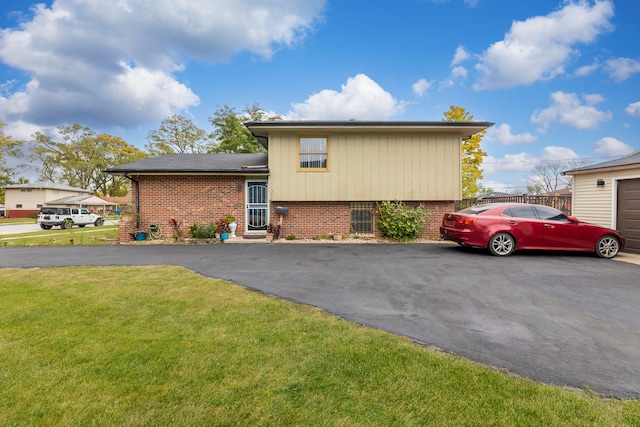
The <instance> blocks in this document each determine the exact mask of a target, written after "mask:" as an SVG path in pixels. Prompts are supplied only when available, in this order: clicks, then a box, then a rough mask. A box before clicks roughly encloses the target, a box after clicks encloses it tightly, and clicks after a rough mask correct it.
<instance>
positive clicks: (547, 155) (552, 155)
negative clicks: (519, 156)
mask: <svg viewBox="0 0 640 427" xmlns="http://www.w3.org/2000/svg"><path fill="white" fill-rule="evenodd" d="M540 157H541V159H542V160H543V161H565V160H566V161H576V160H579V159H580V156H578V154H577V153H576V152H575V151H573V150H572V149H571V148H567V147H555V146H549V147H545V148H544V149H543V150H542V156H540Z"/></svg>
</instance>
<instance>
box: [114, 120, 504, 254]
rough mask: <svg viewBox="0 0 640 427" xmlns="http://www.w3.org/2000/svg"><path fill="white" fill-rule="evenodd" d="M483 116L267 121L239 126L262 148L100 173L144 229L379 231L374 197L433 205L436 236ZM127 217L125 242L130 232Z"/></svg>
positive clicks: (483, 125) (158, 160)
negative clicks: (118, 185) (123, 184)
mask: <svg viewBox="0 0 640 427" xmlns="http://www.w3.org/2000/svg"><path fill="white" fill-rule="evenodd" d="M492 125H493V123H489V122H361V121H264V122H262V121H261V122H248V123H245V126H246V127H247V128H248V129H249V130H250V131H251V133H252V134H253V135H254V136H255V137H256V138H257V139H258V141H259V142H260V143H261V144H262V145H263V146H264V147H265V148H266V151H267V152H266V153H264V154H169V155H165V156H160V157H154V158H149V159H145V160H142V161H138V162H134V163H129V164H124V165H120V166H116V167H113V168H110V169H108V170H106V171H105V172H107V173H110V174H118V175H124V176H125V177H127V178H128V179H130V180H131V183H132V185H131V187H132V196H133V200H132V206H133V209H134V211H136V212H137V213H138V214H139V218H140V219H141V221H142V223H143V224H142V227H143V228H144V227H145V225H146V226H148V224H149V223H158V224H164V225H165V226H166V225H168V223H169V221H171V220H175V221H176V222H178V223H181V224H183V228H184V230H183V231H185V230H187V229H188V227H189V226H191V225H192V224H194V223H202V224H208V223H210V222H215V221H216V220H218V219H219V218H222V217H223V216H225V215H229V214H230V215H233V216H234V218H235V220H236V222H237V224H238V227H237V230H236V235H237V236H238V237H248V236H252V235H253V236H260V235H264V234H265V231H266V228H267V225H268V224H269V223H281V227H282V229H281V234H282V235H283V236H290V235H291V236H296V238H313V237H317V236H326V235H331V234H344V235H349V234H358V235H362V236H374V235H379V231H378V230H377V226H376V223H375V206H376V202H380V201H385V200H391V201H402V202H404V203H406V204H407V205H409V206H418V205H423V206H424V207H425V208H426V209H427V210H429V211H431V218H430V221H428V223H427V224H426V225H425V227H424V230H423V232H422V234H421V235H422V236H423V237H432V238H437V237H438V227H439V224H440V221H441V218H442V215H443V214H444V213H445V212H448V211H451V210H453V209H454V202H455V201H456V200H460V199H461V198H462V180H461V174H462V142H463V140H464V139H466V138H469V137H471V136H472V135H474V134H476V133H478V132H480V131H483V130H485V129H487V128H488V127H490V126H492ZM130 226H131V225H129V224H127V223H123V224H122V225H121V230H120V239H121V241H123V240H124V241H127V240H129V239H130V238H131V237H130V232H131V231H132V230H128V229H127V227H130Z"/></svg>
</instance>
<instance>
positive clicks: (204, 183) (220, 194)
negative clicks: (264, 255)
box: [120, 175, 245, 242]
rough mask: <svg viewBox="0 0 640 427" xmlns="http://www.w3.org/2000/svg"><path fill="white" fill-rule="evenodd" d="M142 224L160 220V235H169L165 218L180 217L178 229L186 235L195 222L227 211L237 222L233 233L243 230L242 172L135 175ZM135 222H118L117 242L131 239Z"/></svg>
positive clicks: (216, 217) (134, 203) (134, 202)
mask: <svg viewBox="0 0 640 427" xmlns="http://www.w3.org/2000/svg"><path fill="white" fill-rule="evenodd" d="M136 180H137V181H138V183H139V189H140V195H139V196H140V199H139V200H140V216H141V221H142V228H143V229H144V230H147V229H148V228H149V223H151V222H155V223H157V224H160V226H161V227H162V230H163V237H167V236H172V233H173V230H172V228H171V227H170V225H169V220H171V219H175V220H176V221H178V222H180V221H182V227H181V228H180V230H181V231H182V232H183V233H184V234H185V235H188V232H189V227H191V226H192V225H193V224H195V223H196V222H199V223H203V224H208V223H210V222H215V221H217V220H219V219H220V218H222V217H223V216H225V215H227V214H231V215H233V216H234V217H235V219H236V222H237V224H238V228H237V230H236V235H238V236H242V235H243V233H244V227H245V225H244V213H245V196H244V190H245V178H244V176H206V175H205V176H162V175H160V176H138V177H136ZM131 190H132V191H131V192H132V197H133V200H132V206H133V208H134V210H135V209H136V206H137V201H138V194H137V193H136V185H135V182H134V183H133V184H132V185H131ZM134 227H135V224H129V225H127V224H121V227H120V242H128V241H131V240H132V238H131V235H130V233H131V232H132V231H133V228H134Z"/></svg>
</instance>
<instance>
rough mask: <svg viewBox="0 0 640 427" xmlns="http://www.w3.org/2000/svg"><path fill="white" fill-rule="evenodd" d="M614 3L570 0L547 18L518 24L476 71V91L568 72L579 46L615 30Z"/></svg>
mask: <svg viewBox="0 0 640 427" xmlns="http://www.w3.org/2000/svg"><path fill="white" fill-rule="evenodd" d="M613 9H614V8H613V2H612V1H610V0H603V1H597V2H595V3H594V4H593V5H591V2H587V1H584V0H568V1H566V2H565V3H564V7H563V8H562V9H560V10H558V11H556V12H552V13H550V14H548V15H546V16H536V17H533V18H529V19H527V20H525V21H516V22H514V23H513V24H512V26H511V29H510V31H509V32H508V33H507V34H506V35H505V38H504V40H501V41H499V42H496V43H494V44H492V45H491V46H490V47H489V48H488V49H487V50H486V52H484V53H483V54H482V56H481V61H480V63H478V64H477V65H476V69H477V70H478V71H479V72H480V73H481V74H482V76H481V77H480V79H479V80H478V81H477V82H476V84H475V85H474V88H476V89H495V88H505V87H512V86H517V85H521V84H530V83H533V82H535V81H537V80H550V79H553V78H554V77H555V76H557V75H558V74H561V73H563V72H564V71H565V65H566V63H567V61H568V60H569V59H570V57H571V56H572V54H573V53H574V46H575V45H576V44H579V43H583V44H585V43H590V42H593V41H594V40H595V39H596V38H597V37H598V36H599V35H600V34H602V33H604V32H608V31H611V29H612V28H613V26H612V24H611V22H610V19H611V18H612V17H613Z"/></svg>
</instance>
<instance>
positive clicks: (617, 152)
mask: <svg viewBox="0 0 640 427" xmlns="http://www.w3.org/2000/svg"><path fill="white" fill-rule="evenodd" d="M593 151H594V153H596V154H597V155H598V156H602V157H622V156H626V155H627V154H630V153H632V152H633V151H634V148H633V147H632V146H630V145H627V144H625V143H624V142H622V141H619V140H617V139H616V138H612V137H605V138H602V139H601V140H599V141H598V142H596V146H595V149H594V150H593Z"/></svg>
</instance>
